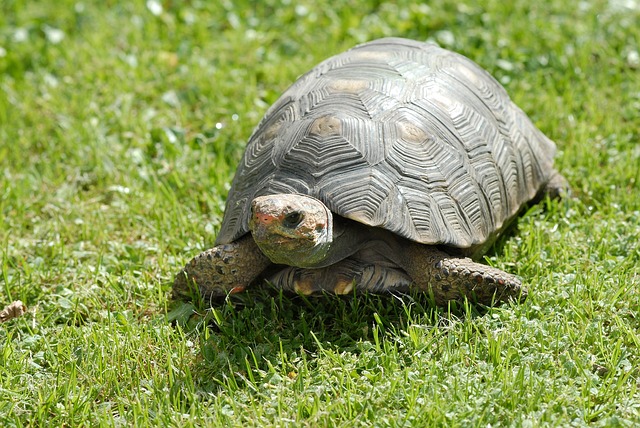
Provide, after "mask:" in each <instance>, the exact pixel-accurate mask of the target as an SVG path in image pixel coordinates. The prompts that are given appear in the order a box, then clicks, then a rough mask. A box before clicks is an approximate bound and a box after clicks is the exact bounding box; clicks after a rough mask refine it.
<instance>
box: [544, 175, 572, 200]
mask: <svg viewBox="0 0 640 428" xmlns="http://www.w3.org/2000/svg"><path fill="white" fill-rule="evenodd" d="M570 194H571V186H570V185H569V182H568V181H567V179H566V178H564V176H563V175H562V174H560V172H558V171H557V170H555V169H554V170H553V172H552V173H551V178H550V179H549V181H548V182H547V184H546V185H545V186H544V187H543V189H542V194H541V196H542V197H544V196H549V199H564V198H565V197H567V196H568V195H570Z"/></svg>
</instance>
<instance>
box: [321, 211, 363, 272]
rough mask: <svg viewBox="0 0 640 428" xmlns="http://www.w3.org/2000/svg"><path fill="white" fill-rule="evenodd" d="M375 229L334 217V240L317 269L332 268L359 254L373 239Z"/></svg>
mask: <svg viewBox="0 0 640 428" xmlns="http://www.w3.org/2000/svg"><path fill="white" fill-rule="evenodd" d="M372 233H374V232H373V228H370V227H367V226H364V225H362V224H360V223H358V222H355V221H352V220H347V219H344V218H342V217H338V216H336V215H334V216H333V238H332V241H331V247H330V250H329V251H328V254H327V257H326V258H325V259H323V260H322V261H321V262H319V263H318V264H317V265H316V266H314V267H316V268H321V267H326V266H330V265H332V264H335V263H337V262H339V261H340V260H343V259H346V258H347V257H349V256H351V255H353V254H354V253H356V252H358V251H359V250H360V249H361V248H362V247H364V246H365V245H366V244H367V243H369V242H370V240H371V239H372Z"/></svg>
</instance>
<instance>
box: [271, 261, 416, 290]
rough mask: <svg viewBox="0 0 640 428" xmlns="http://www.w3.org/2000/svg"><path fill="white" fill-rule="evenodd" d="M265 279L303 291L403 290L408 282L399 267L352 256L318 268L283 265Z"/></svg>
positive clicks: (287, 288) (408, 278)
mask: <svg viewBox="0 0 640 428" xmlns="http://www.w3.org/2000/svg"><path fill="white" fill-rule="evenodd" d="M267 279H268V281H269V282H271V283H272V284H274V285H275V286H276V287H278V288H281V289H283V290H285V291H292V292H295V293H299V294H304V295H314V294H322V293H334V294H351V293H353V292H354V290H355V292H363V291H370V292H374V293H376V292H384V291H390V290H397V291H406V290H408V289H409V287H410V286H411V283H412V280H411V278H410V277H409V276H408V275H407V274H406V273H404V272H403V271H402V270H400V269H395V268H391V267H385V266H380V265H378V264H375V263H367V262H363V261H362V260H357V259H353V258H347V259H344V260H342V261H340V262H338V263H335V264H333V265H331V266H328V267H324V268H319V269H308V268H298V267H285V268H283V269H281V270H279V271H278V272H275V273H274V274H273V275H271V276H270V277H269V278H267Z"/></svg>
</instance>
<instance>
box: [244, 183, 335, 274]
mask: <svg viewBox="0 0 640 428" xmlns="http://www.w3.org/2000/svg"><path fill="white" fill-rule="evenodd" d="M249 228H250V229H251V233H252V235H253V239H254V240H255V242H256V244H258V247H260V249H261V250H262V252H263V253H264V254H265V255H266V256H267V257H269V259H271V261H272V262H273V263H276V264H286V265H290V266H297V267H318V266H320V265H322V264H323V263H322V262H323V261H324V260H325V259H326V258H327V255H328V253H329V250H330V248H331V243H332V239H333V216H332V214H331V211H329V209H328V208H327V207H326V206H325V204H323V203H322V202H320V201H319V200H317V199H315V198H312V197H310V196H306V195H297V194H278V195H268V196H259V197H257V198H255V199H254V200H253V202H252V203H251V219H250V220H249Z"/></svg>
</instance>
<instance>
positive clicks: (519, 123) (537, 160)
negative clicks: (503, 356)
mask: <svg viewBox="0 0 640 428" xmlns="http://www.w3.org/2000/svg"><path fill="white" fill-rule="evenodd" d="M555 150H556V147H555V144H554V143H553V142H552V141H551V140H550V139H549V138H547V137H546V136H545V135H544V134H543V133H542V132H541V131H539V130H538V129H537V128H536V127H535V126H534V125H533V124H532V122H531V120H530V119H529V118H528V117H527V116H526V115H525V114H524V113H523V112H522V110H520V109H519V108H518V107H517V106H516V105H515V104H514V103H513V102H512V101H511V100H510V98H509V96H508V95H507V93H506V91H505V90H504V88H503V87H502V86H501V85H500V84H499V83H498V82H497V81H496V80H495V79H494V78H493V77H491V76H490V75H489V74H488V73H487V72H486V71H484V70H483V69H482V68H480V67H479V66H478V65H477V64H475V63H474V62H472V61H471V60H470V59H468V58H466V57H464V56H462V55H460V54H457V53H454V52H451V51H448V50H445V49H442V48H440V47H438V46H437V45H435V44H430V43H423V42H418V41H413V40H407V39H401V38H384V39H379V40H374V41H371V42H369V43H364V44H361V45H358V46H356V47H355V48H352V49H350V50H348V51H346V52H344V53H341V54H339V55H336V56H333V57H331V58H329V59H327V60H325V61H324V62H322V63H320V64H319V65H317V66H316V67H315V68H313V69H312V70H310V71H309V72H307V73H306V74H304V75H303V76H302V77H300V78H299V79H298V80H297V81H296V82H295V83H294V84H293V85H292V86H291V87H290V88H289V89H288V90H286V91H285V92H284V94H283V95H282V96H281V97H280V98H279V99H278V100H277V101H276V102H275V104H273V106H271V107H270V109H269V110H268V111H267V113H266V115H265V116H264V118H263V119H262V120H261V122H260V123H259V125H258V126H257V128H256V129H255V130H254V132H253V134H252V136H251V138H250V139H249V142H248V144H247V147H246V150H245V153H244V157H243V159H242V161H241V163H240V165H239V166H238V169H237V171H236V174H235V177H234V179H233V183H232V186H231V189H230V191H229V195H228V198H227V202H226V208H225V213H224V217H223V221H222V226H221V229H220V231H219V234H218V235H217V239H216V243H215V245H216V246H215V247H213V248H211V249H209V250H207V251H204V252H203V253H201V254H199V255H198V256H196V257H195V258H193V259H192V260H191V261H190V262H189V263H187V265H186V266H185V267H184V269H183V270H182V271H181V272H180V273H179V274H178V275H177V276H176V278H175V281H174V295H176V296H178V297H185V296H188V295H189V290H191V288H190V287H191V286H192V285H193V283H195V284H196V285H197V287H198V289H199V292H200V293H201V295H202V297H203V298H205V299H210V298H213V297H216V296H225V295H227V294H230V293H237V292H240V291H243V290H245V289H246V288H247V287H248V286H249V285H250V284H254V283H255V282H256V281H257V280H259V279H261V278H265V279H267V280H268V281H269V282H271V283H272V284H274V285H275V286H276V287H280V288H281V289H283V290H286V291H293V292H297V293H302V294H305V295H310V294H319V293H320V294H321V293H324V292H329V293H336V294H347V293H355V292H362V291H370V292H383V291H392V290H398V291H407V290H411V289H418V290H423V291H425V292H427V293H430V294H431V295H432V296H433V298H434V300H435V302H436V303H437V304H439V305H446V304H447V302H449V301H452V300H464V299H469V300H471V301H473V302H477V303H480V304H485V305H491V304H497V303H499V302H505V301H509V300H515V301H521V300H522V299H523V298H525V297H526V294H527V291H526V289H525V287H524V286H523V285H522V282H521V280H520V279H519V278H518V277H517V276H515V275H512V274H509V273H506V272H503V271H501V270H499V269H496V268H494V267H491V266H487V265H485V264H482V263H478V262H476V261H474V260H477V259H478V258H479V257H481V256H482V255H483V254H484V252H485V251H486V250H487V249H488V247H489V246H491V244H492V243H493V242H494V240H495V238H496V237H497V236H498V235H499V234H500V233H501V232H502V231H503V230H504V229H505V227H506V226H507V225H508V224H509V223H510V222H511V221H512V220H513V219H514V217H515V216H516V215H517V214H518V212H519V211H520V210H521V208H522V207H523V205H525V204H527V203H529V202H531V201H533V200H535V199H536V198H538V199H539V198H540V197H543V195H546V194H548V195H549V196H551V197H555V196H557V195H559V194H561V193H562V192H564V191H565V190H566V189H568V187H567V183H566V180H565V179H564V178H563V177H562V175H560V173H558V172H557V171H556V170H555V169H554V166H553V158H554V154H555Z"/></svg>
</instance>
